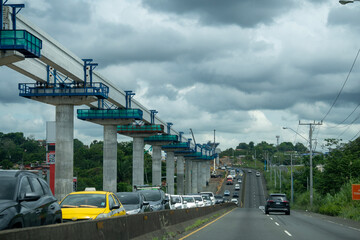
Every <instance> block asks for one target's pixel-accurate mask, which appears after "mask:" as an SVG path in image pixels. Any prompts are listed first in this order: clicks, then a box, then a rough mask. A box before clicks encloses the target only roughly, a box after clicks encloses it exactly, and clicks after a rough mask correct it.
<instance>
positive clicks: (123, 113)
mask: <svg viewBox="0 0 360 240" xmlns="http://www.w3.org/2000/svg"><path fill="white" fill-rule="evenodd" d="M142 116H143V112H142V111H141V110H140V109H78V110H77V117H78V119H82V120H92V119H135V120H142Z"/></svg>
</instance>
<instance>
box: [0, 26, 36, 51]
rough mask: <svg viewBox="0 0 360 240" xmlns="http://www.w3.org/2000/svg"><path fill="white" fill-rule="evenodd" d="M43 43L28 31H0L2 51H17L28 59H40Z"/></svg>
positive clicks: (0, 47)
mask: <svg viewBox="0 0 360 240" xmlns="http://www.w3.org/2000/svg"><path fill="white" fill-rule="evenodd" d="M41 49H42V41H41V40H40V39H39V38H37V37H35V36H34V35H32V34H31V33H29V32H28V31H26V30H0V50H16V51H19V52H21V53H22V54H23V55H24V56H25V57H26V58H39V57H40V56H41V55H40V50H41Z"/></svg>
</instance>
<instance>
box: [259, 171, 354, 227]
mask: <svg viewBox="0 0 360 240" xmlns="http://www.w3.org/2000/svg"><path fill="white" fill-rule="evenodd" d="M284 175H285V174H284ZM264 176H265V181H266V188H267V190H268V192H269V193H271V192H279V188H278V186H277V187H276V188H275V186H274V181H271V179H270V173H268V172H266V173H265V174H264ZM287 177H288V176H287ZM358 182H360V180H358V179H356V180H355V179H352V180H351V181H350V182H348V183H345V184H344V185H343V186H342V187H341V189H340V191H339V192H338V193H336V194H334V195H331V194H327V195H325V196H323V195H321V194H319V193H318V192H316V190H315V189H314V192H313V205H312V207H311V206H310V192H309V191H305V192H302V193H299V192H295V193H294V204H292V205H291V208H292V209H300V210H306V211H311V212H316V213H320V214H324V215H329V216H336V217H342V218H346V219H351V220H355V221H360V201H355V200H352V184H355V183H358ZM289 184H290V181H289V182H288V183H287V184H286V185H289ZM283 189H284V190H283V191H282V192H285V193H286V194H287V195H289V196H288V198H290V191H289V190H290V186H283Z"/></svg>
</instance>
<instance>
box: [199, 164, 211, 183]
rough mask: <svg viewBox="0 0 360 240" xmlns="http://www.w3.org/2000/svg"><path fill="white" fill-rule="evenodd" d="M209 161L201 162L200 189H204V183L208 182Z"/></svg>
mask: <svg viewBox="0 0 360 240" xmlns="http://www.w3.org/2000/svg"><path fill="white" fill-rule="evenodd" d="M208 162H209V161H203V162H201V172H202V176H201V179H202V180H201V183H202V189H205V188H206V182H207V181H208V166H209V164H208Z"/></svg>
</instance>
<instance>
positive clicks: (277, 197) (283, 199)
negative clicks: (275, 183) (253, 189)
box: [270, 196, 286, 201]
mask: <svg viewBox="0 0 360 240" xmlns="http://www.w3.org/2000/svg"><path fill="white" fill-rule="evenodd" d="M270 200H273V201H285V200H286V197H284V196H271V197H270Z"/></svg>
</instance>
